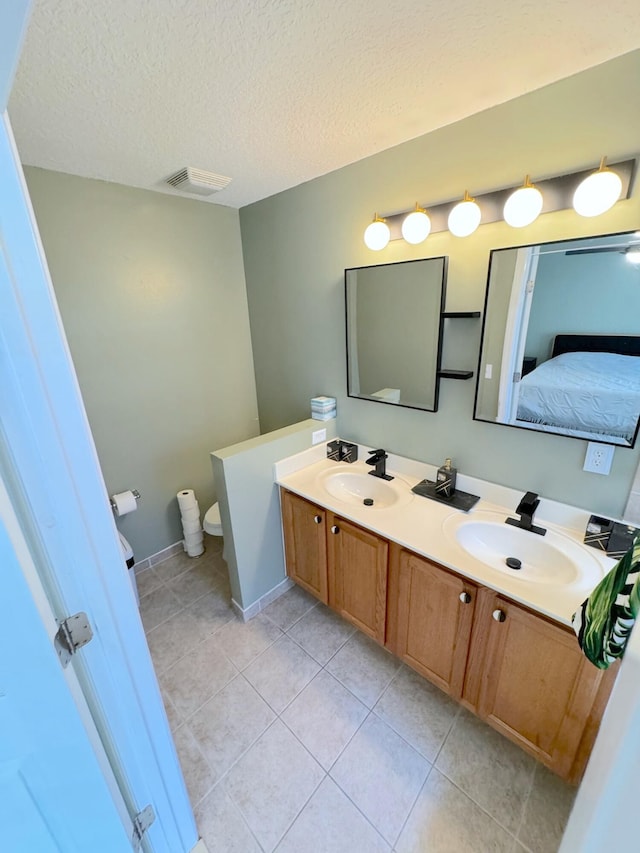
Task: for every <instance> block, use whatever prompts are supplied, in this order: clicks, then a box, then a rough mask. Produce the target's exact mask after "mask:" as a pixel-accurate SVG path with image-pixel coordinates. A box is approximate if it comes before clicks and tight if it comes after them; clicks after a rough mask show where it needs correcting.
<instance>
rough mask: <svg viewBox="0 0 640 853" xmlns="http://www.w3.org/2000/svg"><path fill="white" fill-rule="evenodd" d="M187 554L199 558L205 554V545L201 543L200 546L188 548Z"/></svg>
mask: <svg viewBox="0 0 640 853" xmlns="http://www.w3.org/2000/svg"><path fill="white" fill-rule="evenodd" d="M187 554H188V555H189V556H190V557H199V556H200V554H204V545H203V544H202V542H201V543H200V544H199V545H194V546H193V547H190V548H187Z"/></svg>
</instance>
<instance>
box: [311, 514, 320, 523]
mask: <svg viewBox="0 0 640 853" xmlns="http://www.w3.org/2000/svg"><path fill="white" fill-rule="evenodd" d="M313 520H314V521H315V523H316V524H320V523H321V522H322V516H321V515H314V516H313Z"/></svg>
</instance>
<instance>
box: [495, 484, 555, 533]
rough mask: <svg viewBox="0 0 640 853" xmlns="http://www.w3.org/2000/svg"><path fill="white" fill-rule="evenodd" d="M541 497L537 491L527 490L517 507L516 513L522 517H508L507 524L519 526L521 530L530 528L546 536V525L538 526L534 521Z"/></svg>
mask: <svg viewBox="0 0 640 853" xmlns="http://www.w3.org/2000/svg"><path fill="white" fill-rule="evenodd" d="M539 503H540V498H539V497H538V495H536V493H535V492H527V493H526V494H525V495H524V496H523V497H522V498H521V500H520V503H519V504H518V507H517V509H516V515H519V516H520V518H506V519H505V521H506V523H507V524H513V526H514V527H519V528H520V529H521V530H529V531H530V532H531V533H538V534H540V536H544V534H545V533H546V532H547V531H546V530H545V528H544V527H538V526H537V525H535V524H534V523H533V515H534V513H535V511H536V510H537V509H538V504H539Z"/></svg>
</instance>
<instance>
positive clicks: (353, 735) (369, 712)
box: [278, 670, 371, 784]
mask: <svg viewBox="0 0 640 853" xmlns="http://www.w3.org/2000/svg"><path fill="white" fill-rule="evenodd" d="M320 672H322V670H320ZM320 672H318V673H316V675H315V676H314V677H313V678H312V679H311V681H310V682H309V684H311V683H312V681H315V679H316V678H317V677H318V675H320ZM309 684H307V687H308V686H309ZM305 689H306V688H305ZM300 693H302V691H300ZM300 693H298V696H300ZM297 698H298V697H297V696H296V699H297ZM293 701H295V700H293ZM293 701H292V702H290V703H289V705H287V707H286V708H285V709H284V711H282V714H284V713H285V711H286V710H287V709H288V708H289V707H290V705H292V704H293ZM360 704H362V703H360ZM363 707H364V708H365V709H366V710H367V712H368V713H367V714H366V716H365V717H363V719H362V722H361V723H359V724H358V726H357V727H356V730H355V731H354V732H353V734H352V735H351V737H349V739H348V740H347V742H346V743H345V745H344V746H343V747H342V749H341V750H340V752H339V753H338V755H337V756H336V757H335V758H334V760H333V761H332V762H331V766H330V767H329V769H328V770H327V769H325V768H324V766H323V765H322V764H320V761H319V760H318V759H317V758H316V756H315V755H314V754H313V753H312V752H311V750H310V749H309V747H308V746H307V745H306V744H305V743H304V742H303V741H302V740H301V739H300V738H299V737H298V735H297V734H296V732H294V731H293V729H292V728H291V727H290V726H289V724H288V723H287V721H286V720H283V719H282V714H280V715H279V716H278V718H279V719H280V720H281V722H282V724H283V725H285V726H286V727H287V729H288V730H289V731H290V732H291V734H292V735H293V736H294V737H295V738H296V740H298V741H299V742H300V743H301V744H302V746H303V747H304V748H305V749H306V750H307V752H308V753H309V755H310V756H311V757H312V758H313V760H314V761H316V762H317V763H318V764H320V767H322V769H323V770H324V771H325V773H326V774H327V775H328V774H329V773H330V772H331V770H332V769H333V767H334V766H335V764H336V762H337V761H338V760H339V758H340V756H341V755H342V754H343V753H344V751H345V749H346V748H347V747H348V746H349V744H350V743H351V741H352V740H353V739H354V737H355V736H356V735H357V733H358V732H359V731H360V729H361V728H362V726H363V725H364V723H365V721H366V720H367V719H368V717H369V715H370V714H371V711H370V710H369V708H367V706H366V705H363ZM334 781H335V780H334ZM336 784H338V783H337V782H336Z"/></svg>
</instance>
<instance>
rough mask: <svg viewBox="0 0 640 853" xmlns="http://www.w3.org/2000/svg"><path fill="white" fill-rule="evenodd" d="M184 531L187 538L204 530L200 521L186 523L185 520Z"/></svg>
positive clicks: (197, 519)
mask: <svg viewBox="0 0 640 853" xmlns="http://www.w3.org/2000/svg"><path fill="white" fill-rule="evenodd" d="M182 530H183V531H184V534H185V536H188V535H189V534H190V533H200V531H201V530H202V525H201V524H200V519H199V518H196V519H195V521H185V520H184V519H183V520H182Z"/></svg>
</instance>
